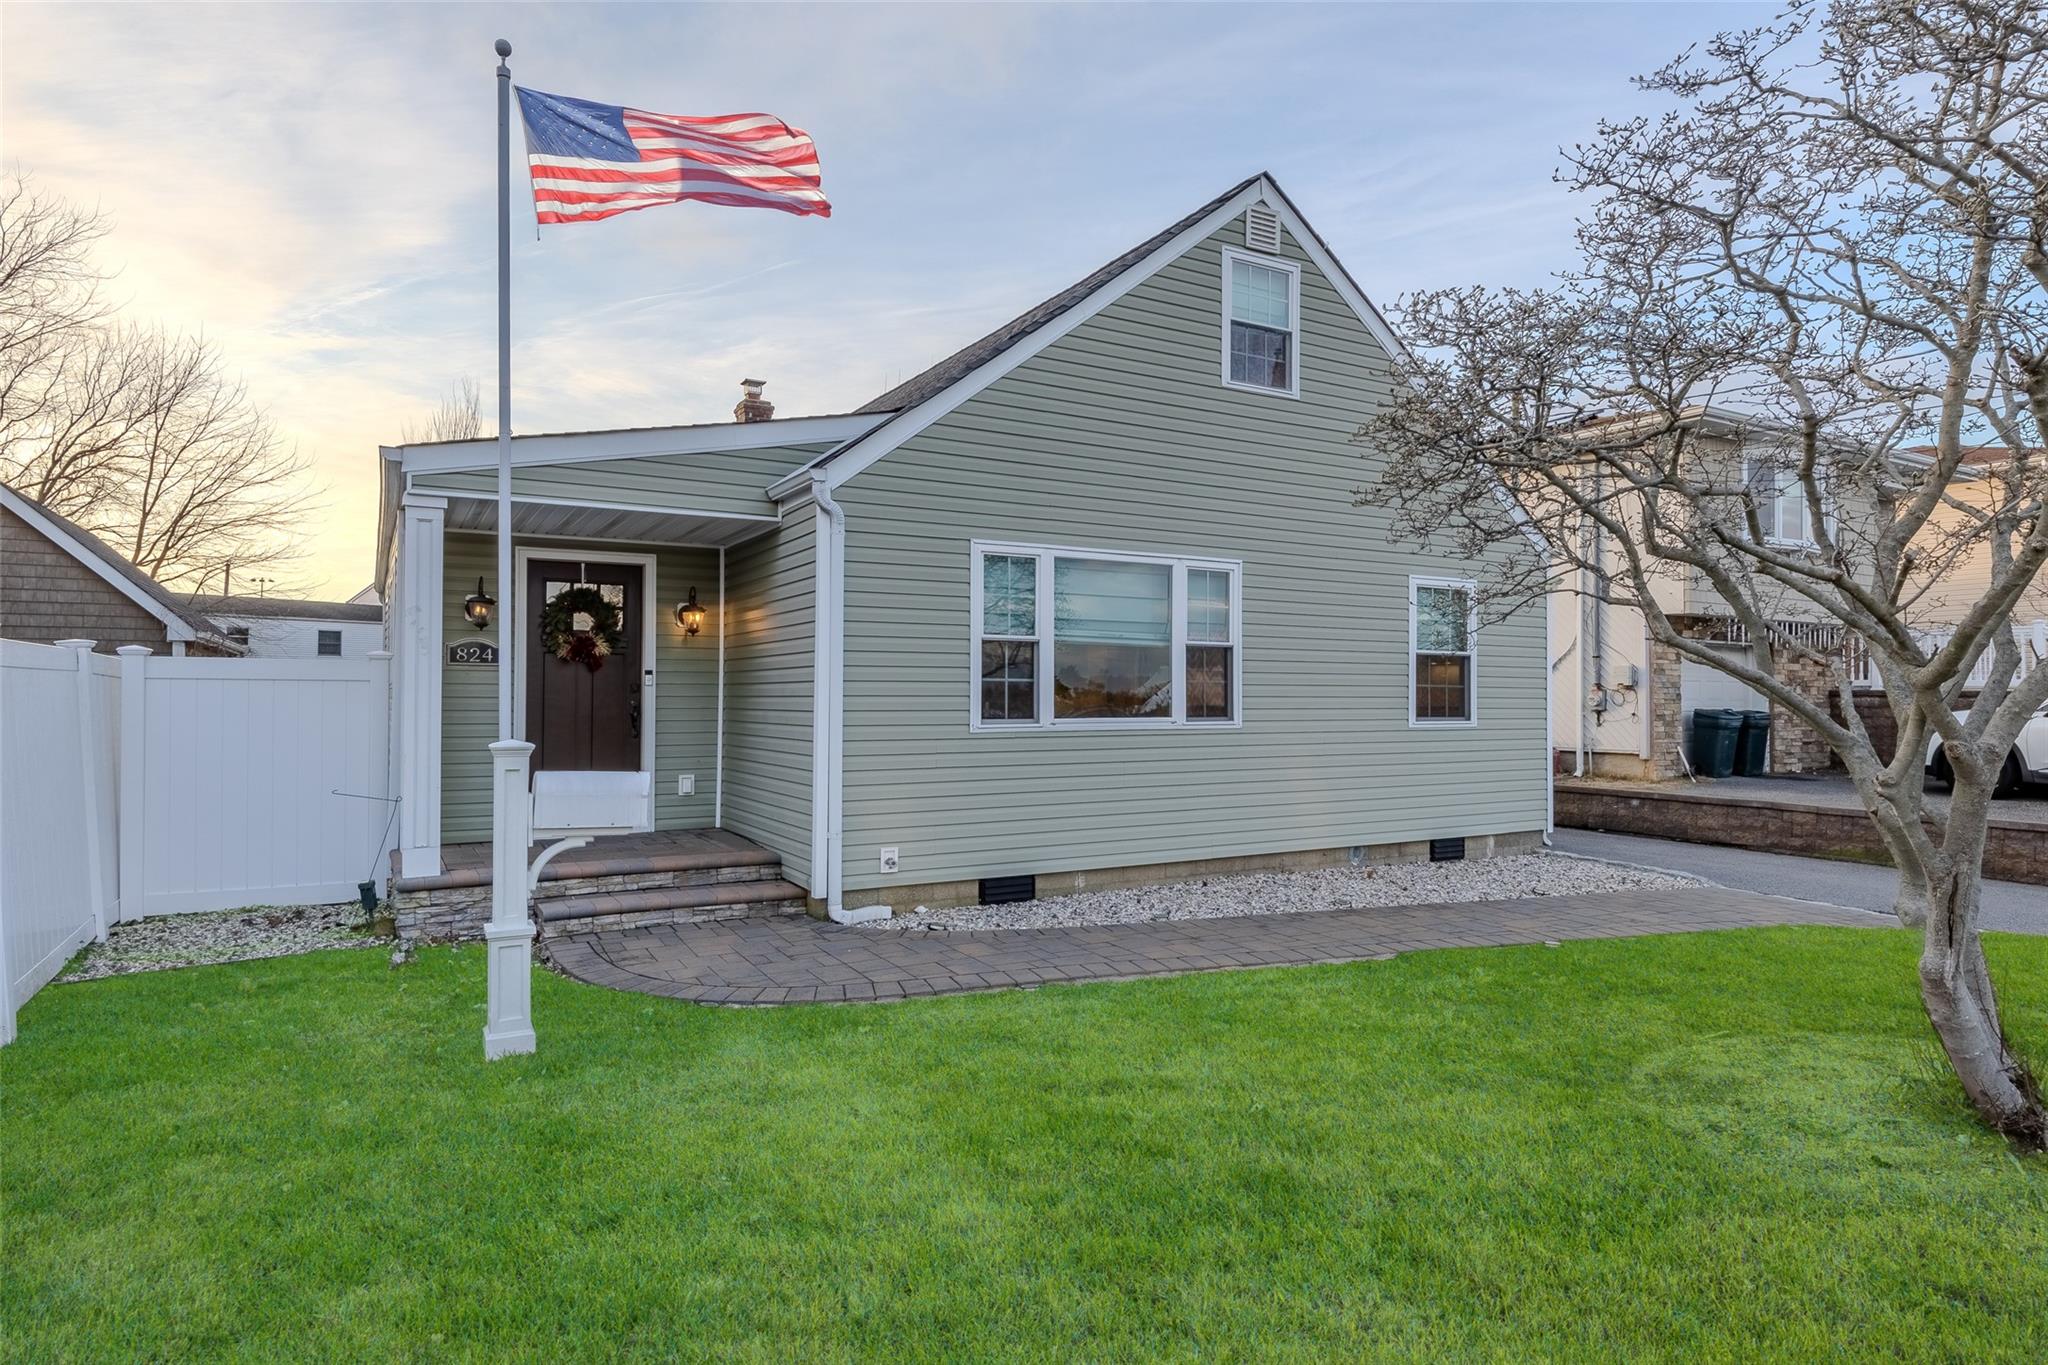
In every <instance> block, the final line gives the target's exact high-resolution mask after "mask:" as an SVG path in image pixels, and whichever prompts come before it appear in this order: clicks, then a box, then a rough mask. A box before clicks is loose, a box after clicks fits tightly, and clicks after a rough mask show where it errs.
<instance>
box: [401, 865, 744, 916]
mask: <svg viewBox="0 0 2048 1365" xmlns="http://www.w3.org/2000/svg"><path fill="white" fill-rule="evenodd" d="M781 877H782V865H781V864H780V863H747V864H742V865H741V866H738V867H709V868H696V869H692V870H689V871H682V872H628V873H621V874H619V875H617V876H611V877H565V878H563V879H562V880H560V881H546V880H543V881H542V882H541V884H540V886H539V888H538V889H537V890H536V891H535V893H534V894H535V895H536V896H538V897H540V898H542V899H544V900H556V899H559V898H562V897H567V896H602V895H606V894H608V893H611V892H615V891H668V890H674V889H678V888H682V887H691V886H730V885H733V884H735V883H743V882H772V881H778V880H780V879H781ZM392 903H393V904H394V905H395V906H396V907H397V908H398V909H401V910H416V909H424V908H426V907H427V906H430V905H431V906H439V907H442V908H443V909H450V910H452V909H456V908H458V907H481V908H482V909H483V910H484V912H485V913H486V914H488V913H489V911H490V905H491V888H490V887H489V886H488V885H485V886H464V887H450V888H448V889H445V890H441V891H401V892H399V893H398V895H397V896H396V898H395V899H394V900H393V902H392Z"/></svg>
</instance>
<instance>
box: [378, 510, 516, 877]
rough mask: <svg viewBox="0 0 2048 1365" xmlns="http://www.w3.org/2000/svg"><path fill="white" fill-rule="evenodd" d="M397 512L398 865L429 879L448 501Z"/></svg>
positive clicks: (436, 795)
mask: <svg viewBox="0 0 2048 1365" xmlns="http://www.w3.org/2000/svg"><path fill="white" fill-rule="evenodd" d="M400 511H401V515H400V520H399V534H400V535H402V536H403V537H404V539H403V540H402V541H401V542H400V545H399V551H398V576H399V589H398V611H399V623H398V625H399V629H398V642H397V643H398V698H397V700H398V772H399V782H398V798H399V806H398V826H399V842H398V846H399V854H398V864H399V875H400V876H404V877H432V876H437V875H438V874H439V873H440V871H441V614H442V612H443V611H444V610H446V604H445V603H444V601H443V599H442V592H441V573H442V553H443V550H444V547H445V539H444V530H445V526H446V519H447V512H448V500H447V499H446V498H436V497H428V496H425V495H422V494H419V493H408V494H406V495H405V498H404V500H403V502H402V504H401V508H400ZM500 591H501V592H502V591H504V590H503V589H500Z"/></svg>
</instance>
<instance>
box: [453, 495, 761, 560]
mask: <svg viewBox="0 0 2048 1365" xmlns="http://www.w3.org/2000/svg"><path fill="white" fill-rule="evenodd" d="M433 492H434V494H435V496H437V497H445V498H447V499H448V529H449V530H451V531H496V530H497V529H498V504H497V500H496V498H495V497H492V496H489V495H484V494H475V493H457V492H450V491H447V490H445V489H438V488H437V489H434V490H433ZM774 525H775V519H774V518H773V517H752V516H711V515H707V514H705V513H702V512H667V511H662V510H660V509H658V508H648V507H623V506H611V505H607V504H604V503H565V502H542V501H536V500H534V499H531V498H518V497H515V498H513V499H512V531H513V534H514V535H522V536H564V537H574V538H581V539H591V540H630V541H640V542H645V543H652V544H656V545H714V546H715V545H737V544H739V543H740V542H741V541H743V540H752V539H753V538H754V537H755V536H758V535H761V534H763V533H765V532H767V531H768V530H769V529H770V528H772V527H773V526H774Z"/></svg>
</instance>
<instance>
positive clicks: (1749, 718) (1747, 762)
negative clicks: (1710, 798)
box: [1735, 711, 1771, 777]
mask: <svg viewBox="0 0 2048 1365" xmlns="http://www.w3.org/2000/svg"><path fill="white" fill-rule="evenodd" d="M1737 714H1738V715H1740V716H1741V717H1742V733H1741V734H1740V735H1738V736H1736V740H1735V775H1736V776H1737V777H1762V776H1763V775H1764V774H1765V773H1766V772H1767V771H1769V768H1770V761H1771V757H1770V755H1771V713H1770V712H1768V711H1741V712H1738V713H1737Z"/></svg>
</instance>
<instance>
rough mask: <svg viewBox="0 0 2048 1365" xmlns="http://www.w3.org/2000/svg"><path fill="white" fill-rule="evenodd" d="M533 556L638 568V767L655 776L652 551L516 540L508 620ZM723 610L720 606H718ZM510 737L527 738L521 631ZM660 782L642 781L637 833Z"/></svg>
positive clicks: (517, 606)
mask: <svg viewBox="0 0 2048 1365" xmlns="http://www.w3.org/2000/svg"><path fill="white" fill-rule="evenodd" d="M533 559H580V560H583V561H585V562H586V563H589V564H633V565H637V566H638V567H639V569H640V603H641V610H640V615H641V635H640V770H641V771H642V772H644V773H647V774H649V775H650V776H652V775H655V755H656V753H657V749H656V745H655V735H656V724H657V721H658V720H659V716H658V715H657V713H656V706H655V703H656V702H657V700H658V699H659V695H660V683H661V679H660V674H659V672H658V671H657V668H656V662H655V661H656V660H657V659H658V658H659V657H660V651H659V648H658V646H659V643H660V635H659V631H660V629H661V614H660V611H659V610H658V607H657V604H656V602H655V600H654V599H655V596H656V594H657V592H658V590H659V589H658V585H657V580H656V573H657V572H658V569H659V564H658V561H657V559H656V557H655V556H654V555H652V554H637V553H634V552H631V551H626V550H612V549H605V550H600V551H598V552H596V553H594V554H582V553H579V552H578V549H577V546H576V544H575V542H573V541H571V542H567V543H565V544H561V545H515V546H513V547H512V619H513V621H514V622H523V621H525V620H527V619H529V618H528V617H527V614H526V613H527V608H526V579H527V572H526V565H527V561H529V560H533ZM721 610H722V608H721ZM512 663H513V668H512V738H514V739H518V740H524V739H525V738H526V666H525V665H526V638H525V635H524V632H522V633H521V635H520V638H519V640H518V643H517V646H516V647H515V648H514V650H513V653H512ZM660 794H661V793H660V788H659V786H658V785H657V784H656V783H654V782H652V781H650V782H649V783H648V784H647V823H645V824H643V825H641V826H639V827H638V828H637V829H635V830H633V831H631V832H632V833H636V834H641V833H646V832H647V831H649V830H651V829H653V828H654V816H655V810H656V805H655V803H656V801H657V800H658V799H659V797H660Z"/></svg>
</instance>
